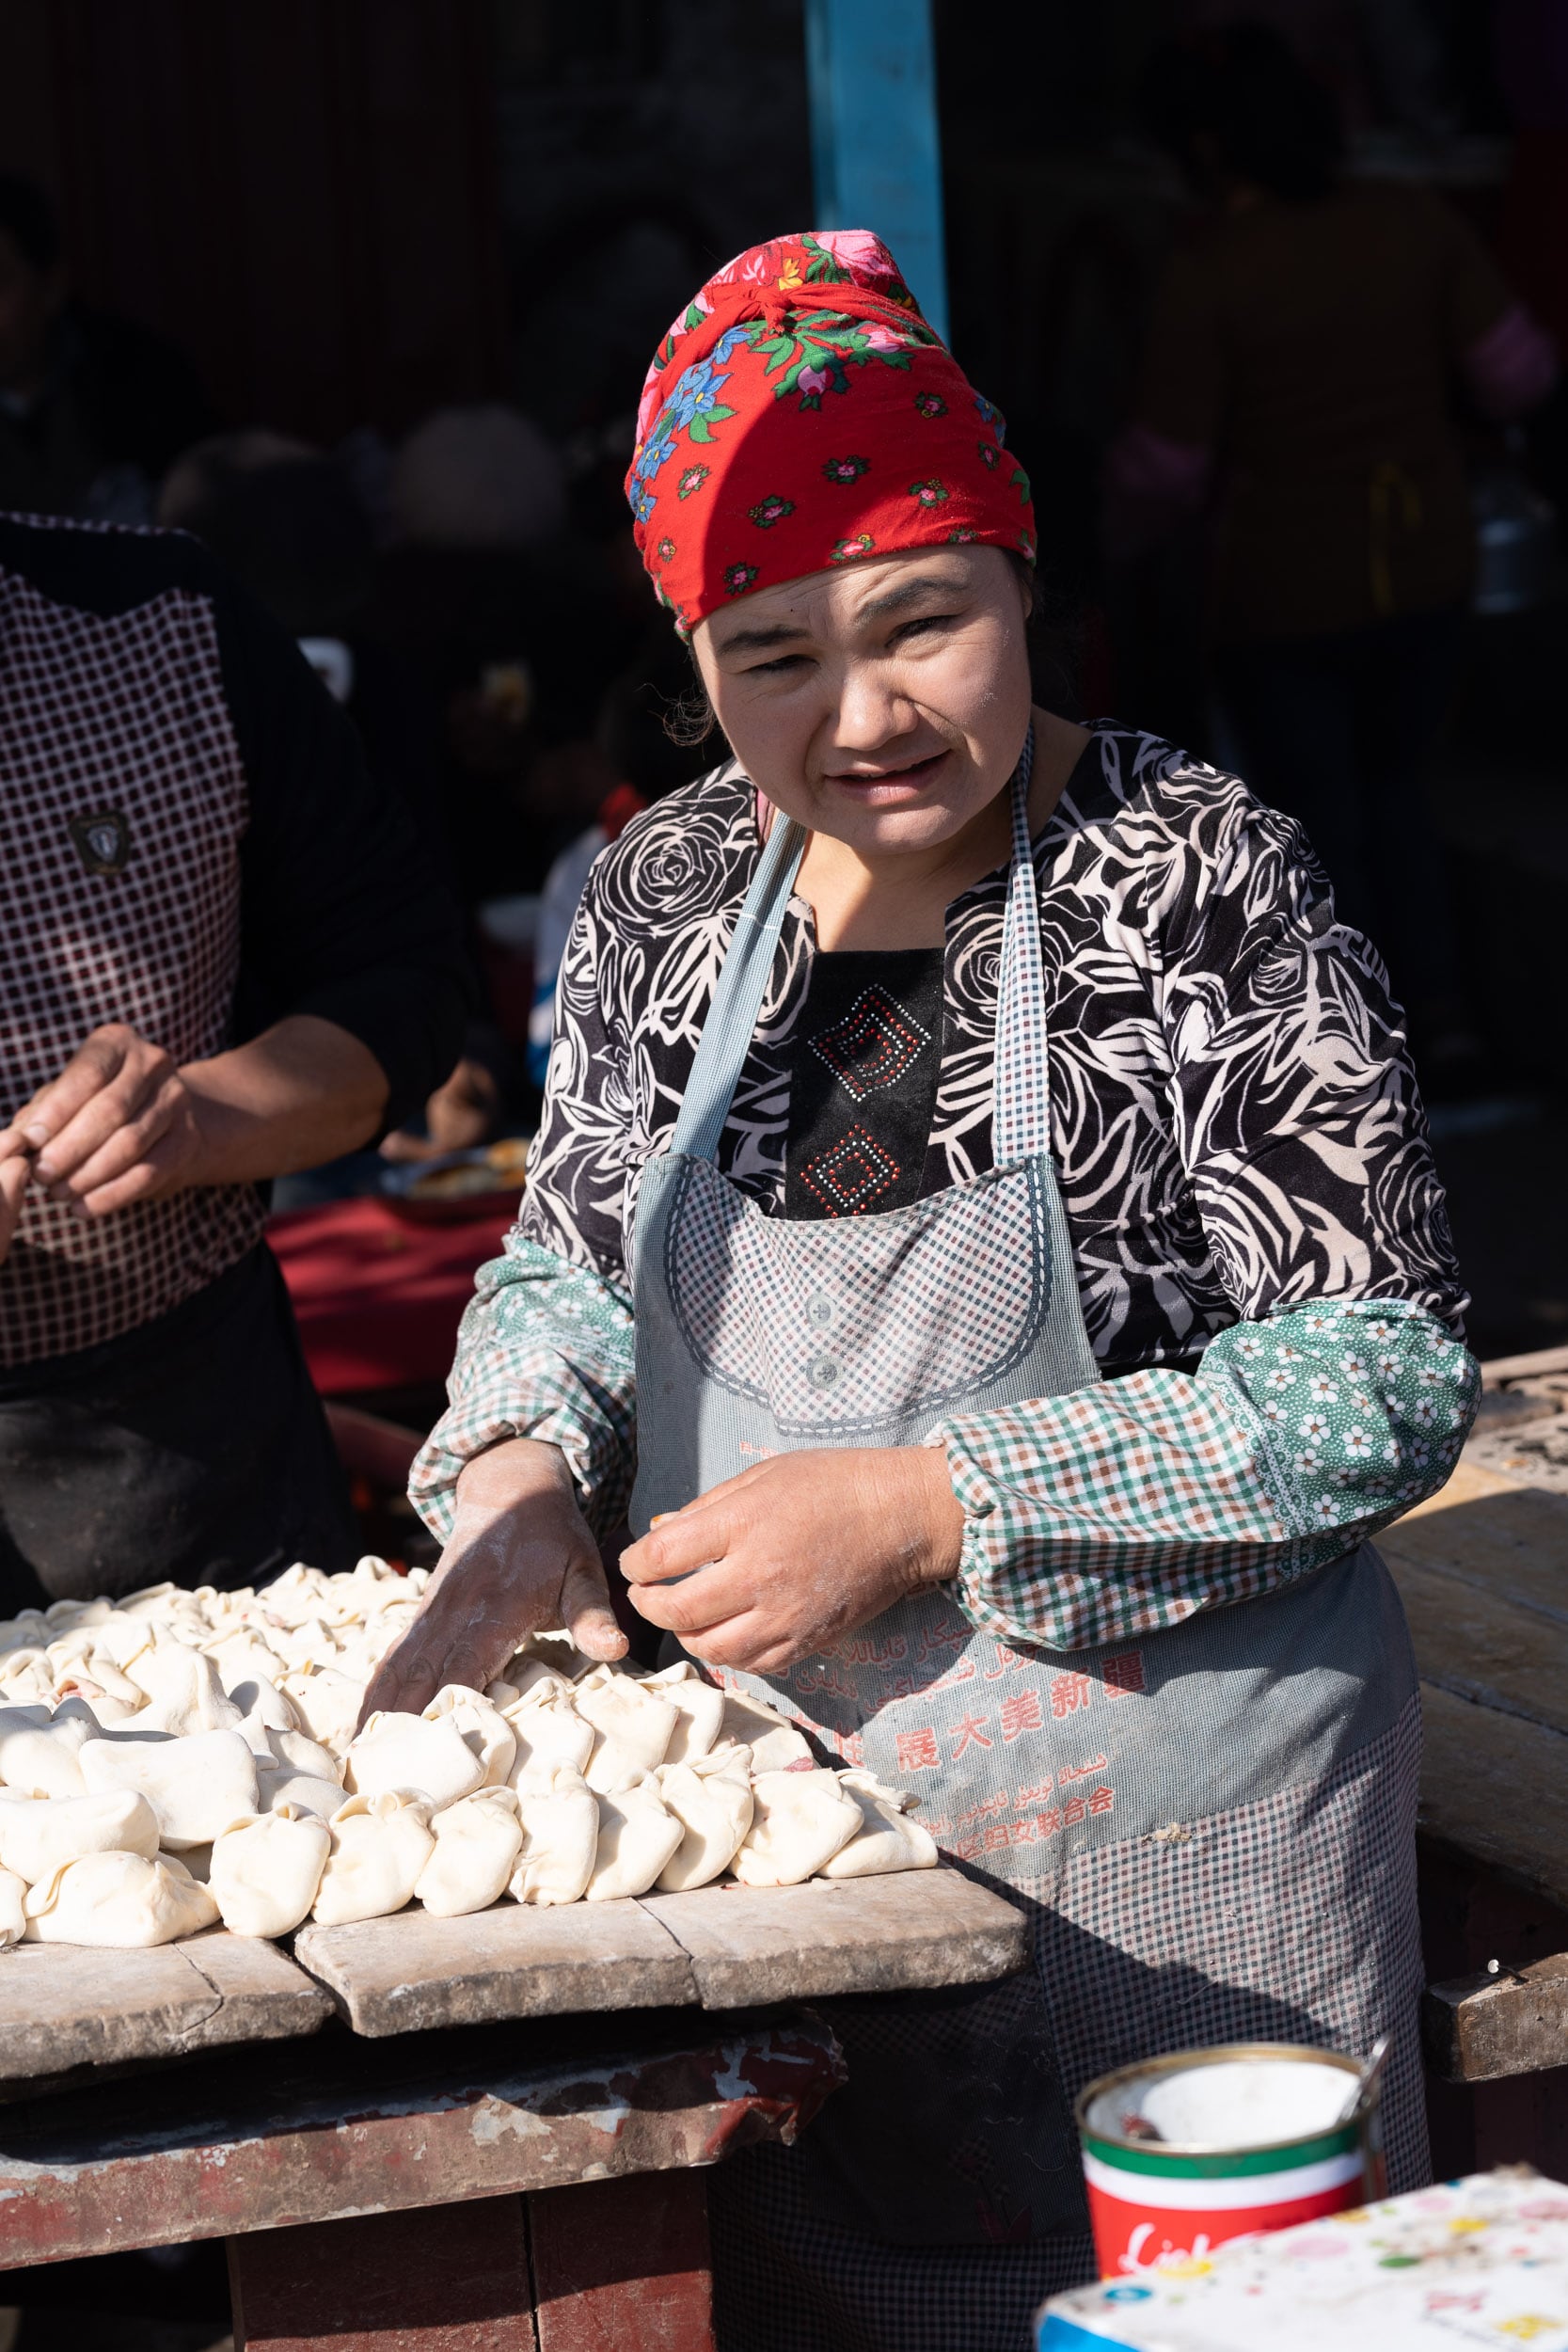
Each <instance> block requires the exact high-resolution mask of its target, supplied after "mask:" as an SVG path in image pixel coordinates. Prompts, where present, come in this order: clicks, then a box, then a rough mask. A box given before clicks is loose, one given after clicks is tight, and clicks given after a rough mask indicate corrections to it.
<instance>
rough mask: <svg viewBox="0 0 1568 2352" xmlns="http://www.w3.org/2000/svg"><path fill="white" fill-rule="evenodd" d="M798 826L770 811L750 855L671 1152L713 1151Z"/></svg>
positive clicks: (763, 988) (780, 916) (783, 899)
mask: <svg viewBox="0 0 1568 2352" xmlns="http://www.w3.org/2000/svg"><path fill="white" fill-rule="evenodd" d="M805 848H806V829H805V827H804V825H798V824H797V823H796V822H795V819H794V818H792V817H787V818H786V817H785V815H784V811H783V810H782V809H777V808H776V809H775V810H774V812H773V829H772V831H771V833H769V834H768V844H767V847H766V848H765V849H764V850H763V853H762V855H761V857H760V858H759V859H758V860H757V870H756V872H755V873H754V874H753V875H752V887H751V889H750V890H749V891H748V892H747V894H746V903H745V905H744V906H743V907H742V908H741V910H740V914H739V916H738V918H737V919H736V927H735V937H734V938H733V939H732V940H731V942H730V946H729V952H728V954H727V955H726V956H725V958H724V962H723V967H722V969H721V972H720V975H719V979H718V983H717V985H716V986H715V988H714V992H713V1002H712V1004H711V1005H710V1006H709V1008H708V1015H707V1019H706V1021H705V1023H704V1025H703V1034H702V1036H701V1037H700V1038H699V1039H698V1041H697V1051H696V1053H695V1055H694V1056H693V1057H692V1062H691V1075H690V1077H689V1079H688V1080H687V1082H686V1092H685V1094H684V1095H683V1097H682V1098H681V1107H680V1115H679V1117H678V1118H677V1119H676V1120H675V1132H674V1134H673V1136H671V1138H670V1149H671V1151H672V1152H685V1153H686V1154H687V1155H688V1156H689V1158H691V1159H694V1160H711V1159H714V1158H716V1157H717V1155H718V1151H719V1138H720V1136H721V1135H722V1133H723V1131H724V1121H725V1120H726V1119H727V1118H728V1117H729V1110H730V1104H731V1102H732V1101H733V1100H734V1096H735V1089H736V1086H737V1084H738V1083H739V1079H740V1073H741V1070H742V1068H743V1066H744V1064H745V1060H746V1056H747V1054H748V1052H749V1051H750V1049H751V1043H752V1038H753V1036H754V1035H755V1034H756V1025H757V1015H758V1014H759V1013H760V1012H761V1010H762V1000H763V997H764V996H765V994H766V993H767V991H768V979H769V977H770V976H771V974H772V970H773V952H774V949H775V948H776V947H777V946H778V944H779V933H780V931H781V930H782V929H783V928H784V909H785V907H786V906H787V905H788V904H789V894H790V892H791V891H792V890H793V889H794V887H795V877H796V874H797V872H798V871H799V869H800V860H801V858H802V857H803V856H804V854H805Z"/></svg>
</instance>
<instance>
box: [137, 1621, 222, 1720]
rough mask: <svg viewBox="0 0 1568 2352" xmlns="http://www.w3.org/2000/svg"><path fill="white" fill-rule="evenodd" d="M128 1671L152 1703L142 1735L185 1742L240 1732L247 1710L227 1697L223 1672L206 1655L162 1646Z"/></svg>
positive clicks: (178, 1644)
mask: <svg viewBox="0 0 1568 2352" xmlns="http://www.w3.org/2000/svg"><path fill="white" fill-rule="evenodd" d="M127 1672H128V1678H129V1679H130V1680H131V1681H132V1682H134V1683H135V1686H136V1688H137V1689H138V1690H139V1691H145V1692H146V1693H147V1698H148V1704H147V1706H146V1707H145V1708H143V1709H142V1711H141V1718H140V1721H139V1722H138V1723H137V1725H136V1728H137V1730H138V1731H166V1732H169V1733H171V1734H172V1736H173V1737H174V1738H175V1739H177V1740H184V1739H188V1738H189V1737H190V1736H191V1735H192V1734H193V1733H194V1732H198V1731H235V1730H237V1729H238V1728H239V1725H240V1724H241V1722H242V1721H243V1720H244V1715H245V1709H244V1708H241V1707H236V1706H235V1704H234V1702H233V1700H232V1699H230V1698H227V1697H225V1695H224V1689H223V1685H222V1683H221V1682H220V1681H219V1680H218V1670H217V1668H216V1667H215V1666H214V1663H213V1661H212V1660H211V1659H210V1658H209V1657H208V1656H207V1654H206V1652H205V1651H204V1650H198V1649H187V1648H186V1647H185V1645H184V1644H183V1643H182V1642H168V1641H160V1642H158V1643H157V1644H155V1645H154V1646H153V1647H152V1648H151V1649H145V1650H143V1651H142V1653H141V1655H140V1657H139V1658H137V1659H135V1660H134V1661H132V1664H131V1666H130V1668H129V1669H128V1670H127Z"/></svg>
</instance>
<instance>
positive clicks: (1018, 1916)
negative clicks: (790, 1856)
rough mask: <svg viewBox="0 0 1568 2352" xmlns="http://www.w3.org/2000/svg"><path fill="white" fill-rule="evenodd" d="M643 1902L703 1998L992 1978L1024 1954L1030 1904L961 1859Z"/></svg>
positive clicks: (750, 1998) (744, 2004)
mask: <svg viewBox="0 0 1568 2352" xmlns="http://www.w3.org/2000/svg"><path fill="white" fill-rule="evenodd" d="M643 1908H644V1909H645V1910H647V1911H650V1912H652V1913H653V1914H654V1915H655V1916H656V1917H657V1919H659V1920H660V1921H661V1922H662V1923H663V1925H664V1926H665V1927H667V1928H668V1929H669V1931H670V1933H671V1934H672V1935H673V1936H675V1937H676V1938H678V1940H679V1942H680V1943H681V1945H682V1946H683V1947H684V1948H685V1949H686V1951H687V1952H688V1953H689V1955H690V1964H691V1975H692V1980H693V1982H694V1983H695V1985H696V1988H697V1997H698V1999H699V2000H700V2001H701V2002H702V2004H703V2007H704V2008H705V2009H745V2008H748V2007H750V2006H752V2004H755V2003H761V2002H764V2001H799V2000H814V1999H821V1998H822V1997H824V1996H825V1995H827V1994H833V1993H903V1992H910V1991H913V1990H916V1989H919V1988H923V1987H927V1986H931V1985H940V1984H987V1983H990V1981H991V1979H993V1978H996V1977H1009V1976H1011V1975H1012V1973H1013V1971H1014V1969H1016V1968H1019V1967H1022V1963H1023V1959H1024V1936H1025V1929H1024V1920H1023V1915H1022V1912H1019V1911H1015V1910H1014V1908H1013V1906H1012V1905H1011V1903H1007V1902H1004V1901H1003V1900H1002V1899H1001V1898H1000V1897H999V1896H996V1895H993V1894H991V1893H990V1890H989V1889H988V1888H986V1887H984V1886H976V1885H975V1884H974V1881H973V1880H972V1879H966V1878H964V1877H962V1876H961V1875H960V1873H959V1872H958V1871H957V1870H943V1869H936V1870H903V1871H899V1872H897V1873H895V1875H893V1876H891V1877H888V1878H872V1879H839V1880H827V1879H814V1880H812V1881H811V1882H810V1883H809V1884H807V1885H805V1886H704V1887H699V1888H698V1889H697V1890H696V1891H695V1892H694V1893H692V1894H689V1895H649V1896H644V1898H643Z"/></svg>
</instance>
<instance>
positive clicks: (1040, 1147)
mask: <svg viewBox="0 0 1568 2352" xmlns="http://www.w3.org/2000/svg"><path fill="white" fill-rule="evenodd" d="M1034 764H1035V730H1034V728H1033V727H1032V726H1031V728H1030V729H1029V732H1028V734H1027V735H1026V736H1025V737H1024V739H1023V749H1022V753H1021V754H1020V755H1019V762H1018V767H1017V769H1016V771H1014V775H1013V784H1012V815H1013V854H1012V865H1011V867H1010V869H1009V872H1008V876H1007V908H1006V914H1005V916H1004V917H1003V925H1002V972H1001V978H1000V982H999V986H998V991H997V1002H996V1092H995V1109H994V1111H993V1113H992V1128H993V1142H992V1150H993V1156H994V1158H995V1161H996V1165H997V1166H998V1167H999V1168H1001V1167H1003V1166H1010V1165H1012V1164H1013V1163H1014V1162H1015V1161H1019V1160H1026V1159H1036V1158H1038V1157H1039V1156H1040V1155H1041V1154H1043V1153H1045V1152H1049V1151H1050V1149H1051V1103H1050V1066H1049V1057H1048V1053H1047V1045H1046V1028H1045V982H1044V977H1043V973H1042V969H1041V963H1040V926H1039V908H1038V905H1037V899H1036V896H1035V862H1034V850H1033V847H1032V845H1031V843H1030V839H1029V778H1030V775H1031V774H1032V772H1033V770H1034ZM806 837H807V836H806V829H805V827H804V826H803V825H798V824H797V823H796V822H795V820H794V818H786V817H785V816H784V812H783V810H782V809H775V811H774V813H773V828H772V831H771V833H770V834H768V842H767V846H766V847H765V849H764V850H763V852H762V855H761V857H760V858H759V859H758V861H757V869H756V872H755V873H754V874H753V875H752V886H751V888H750V890H749V891H748V892H747V894H746V901H745V904H744V905H743V906H742V908H741V910H740V914H739V915H738V917H737V919H736V927H735V936H734V938H733V939H732V940H731V942H730V946H729V950H728V953H727V954H726V955H725V958H724V961H723V965H722V968H721V971H720V974H719V978H718V982H717V985H716V986H715V988H714V992H713V1002H712V1004H711V1006H710V1007H709V1009H708V1015H707V1019H706V1021H705V1023H704V1025H703V1034H702V1036H701V1037H700V1038H699V1040H698V1041H697V1051H696V1053H695V1055H694V1056H693V1057H692V1063H691V1075H690V1077H689V1079H688V1080H687V1085H686V1092H685V1095H684V1096H683V1097H682V1100H681V1107H680V1114H679V1116H678V1118H677V1119H676V1120H675V1131H674V1134H673V1136H671V1138H670V1149H671V1151H672V1152H684V1153H685V1154H686V1155H687V1156H688V1157H689V1158H690V1159H694V1160H712V1159H715V1158H716V1157H717V1155H718V1151H719V1138H720V1136H721V1135H722V1133H723V1130H724V1121H725V1120H726V1119H727V1118H728V1117H729V1110H730V1104H731V1103H732V1101H733V1100H734V1098H735V1089H736V1086H737V1085H738V1083H739V1079H740V1073H741V1070H742V1069H743V1067H744V1065H745V1061H746V1056H747V1054H748V1053H749V1052H750V1050H751V1044H752V1038H753V1037H754V1036H755V1034H756V1026H757V1017H758V1015H759V1014H760V1012H761V1010H762V1000H763V997H764V996H765V995H766V994H767V992H768V980H769V978H770V977H771V975H772V970H773V957H774V952H775V950H776V948H777V947H778V944H779V934H780V931H781V930H783V927H784V909H785V908H786V907H787V906H788V904H789V895H790V892H791V891H792V890H793V889H794V887H795V877H796V875H797V873H798V872H799V870H800V860H801V858H802V857H803V856H804V854H805V847H806Z"/></svg>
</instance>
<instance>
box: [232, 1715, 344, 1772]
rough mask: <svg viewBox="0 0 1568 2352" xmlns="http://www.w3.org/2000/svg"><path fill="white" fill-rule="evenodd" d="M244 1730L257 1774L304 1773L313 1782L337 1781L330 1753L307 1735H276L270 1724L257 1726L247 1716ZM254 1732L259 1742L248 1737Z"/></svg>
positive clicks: (337, 1767) (337, 1766)
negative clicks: (254, 1759) (257, 1735)
mask: <svg viewBox="0 0 1568 2352" xmlns="http://www.w3.org/2000/svg"><path fill="white" fill-rule="evenodd" d="M245 1729H246V1737H247V1738H248V1739H249V1740H250V1746H251V1749H252V1751H253V1752H254V1754H255V1757H256V1769H257V1771H258V1772H279V1771H282V1772H304V1773H306V1774H308V1775H309V1777H310V1778H312V1779H315V1780H337V1779H338V1778H339V1776H340V1774H341V1771H342V1767H341V1764H340V1763H339V1761H338V1759H337V1757H336V1756H334V1755H333V1753H332V1751H331V1749H330V1748H324V1747H323V1746H322V1744H321V1741H320V1740H312V1739H311V1738H310V1736H309V1732H304V1731H276V1730H274V1728H273V1726H272V1724H255V1723H254V1719H253V1718H252V1717H250V1716H247V1717H246V1718H245ZM253 1729H254V1731H255V1732H257V1733H259V1734H260V1738H259V1739H258V1738H256V1737H252V1736H251V1734H252V1730H253Z"/></svg>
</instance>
